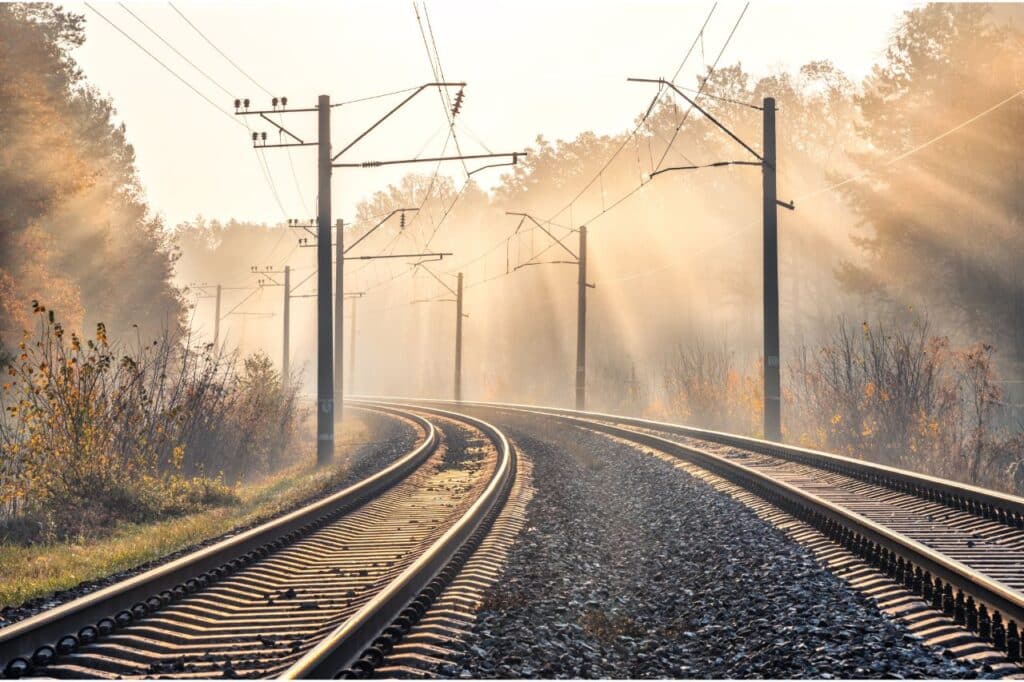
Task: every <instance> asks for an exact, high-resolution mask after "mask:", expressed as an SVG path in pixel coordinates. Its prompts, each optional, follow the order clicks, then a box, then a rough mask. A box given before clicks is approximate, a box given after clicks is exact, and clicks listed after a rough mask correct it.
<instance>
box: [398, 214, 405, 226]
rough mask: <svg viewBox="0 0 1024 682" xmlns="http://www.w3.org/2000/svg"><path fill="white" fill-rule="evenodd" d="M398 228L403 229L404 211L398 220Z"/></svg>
mask: <svg viewBox="0 0 1024 682" xmlns="http://www.w3.org/2000/svg"><path fill="white" fill-rule="evenodd" d="M398 226H399V227H400V228H402V229H403V230H404V229H405V211H402V215H401V216H400V220H399V222H398Z"/></svg>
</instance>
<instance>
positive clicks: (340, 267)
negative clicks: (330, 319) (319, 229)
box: [317, 218, 345, 422]
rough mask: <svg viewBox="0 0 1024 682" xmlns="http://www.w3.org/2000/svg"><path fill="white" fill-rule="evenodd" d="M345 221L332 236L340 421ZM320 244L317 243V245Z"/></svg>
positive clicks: (342, 399) (338, 415)
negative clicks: (335, 290)
mask: <svg viewBox="0 0 1024 682" xmlns="http://www.w3.org/2000/svg"><path fill="white" fill-rule="evenodd" d="M344 227H345V221H343V220H341V219H340V218H339V219H338V222H337V225H336V229H335V230H334V231H335V236H334V240H335V241H334V251H335V262H334V281H335V287H336V288H337V292H336V293H335V295H334V404H335V406H336V409H337V419H338V421H339V422H340V421H341V411H342V408H343V402H344V394H345V372H344V365H343V364H342V363H343V361H344V357H345V356H344V353H345V341H344V336H342V326H343V325H344V322H345V321H344V314H345V233H344ZM319 243H320V242H319V241H317V244H319Z"/></svg>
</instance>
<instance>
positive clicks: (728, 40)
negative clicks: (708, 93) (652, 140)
mask: <svg viewBox="0 0 1024 682" xmlns="http://www.w3.org/2000/svg"><path fill="white" fill-rule="evenodd" d="M749 7H750V3H749V2H748V3H747V4H745V5H743V11H741V12H740V15H739V17H737V18H736V23H735V24H733V26H732V30H731V31H729V35H728V36H727V37H726V39H725V42H724V43H722V49H720V50H719V51H718V56H717V57H715V61H714V63H713V64H712V65H711V69H710V70H709V71H708V75H707V77H706V78H704V79H703V80H701V83H700V89H699V90H698V92H697V94H696V95H695V96H694V101H696V99H697V98H698V97H700V96H701V95H702V94H703V92H704V87H705V86H706V85H707V84H708V81H709V80H711V76H713V75H714V73H715V69H717V68H718V62H719V61H720V60H721V59H722V55H723V54H725V50H726V48H727V47H729V43H731V42H732V37H733V36H734V35H736V29H738V28H739V27H740V22H741V21H743V17H744V16H746V14H747V9H748V8H749ZM702 32H703V29H702ZM692 111H693V105H692V104H691V105H690V107H689V108H688V109H687V110H686V113H685V114H683V118H682V120H681V121H680V122H679V125H677V126H676V129H675V130H674V131H673V132H672V138H671V139H670V140H669V142H668V146H667V147H665V151H664V152H662V154H661V158H660V159H658V166H657V168H655V170H659V169H660V168H661V165H662V164H663V163H665V157H667V156H668V153H669V151H670V150H671V149H672V145H674V144H675V142H676V137H678V135H679V131H680V130H681V129H682V127H683V125H685V123H686V121H687V119H688V118H689V117H690V113H691V112H692Z"/></svg>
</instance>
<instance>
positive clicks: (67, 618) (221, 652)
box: [0, 402, 515, 678]
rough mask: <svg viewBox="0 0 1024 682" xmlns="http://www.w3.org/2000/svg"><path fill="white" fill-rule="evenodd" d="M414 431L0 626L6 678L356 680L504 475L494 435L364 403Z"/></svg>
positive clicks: (483, 512)
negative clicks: (122, 575) (331, 486)
mask: <svg viewBox="0 0 1024 682" xmlns="http://www.w3.org/2000/svg"><path fill="white" fill-rule="evenodd" d="M360 405H361V406H362V407H363V408H364V409H375V410H378V411H383V412H387V413H390V414H392V415H395V416H398V417H401V418H405V419H409V420H411V421H413V422H415V423H416V424H417V425H418V426H419V428H420V430H421V431H422V434H423V439H422V441H421V442H420V443H419V445H417V447H416V448H415V449H413V450H412V451H411V452H409V453H408V454H406V455H404V456H403V457H402V458H400V459H399V460H397V461H396V462H394V463H393V464H391V465H390V466H388V467H387V468H385V469H383V470H382V471H380V472H379V473H377V474H375V475H373V476H371V477H369V478H367V479H364V480H363V481H361V482H360V483H358V484H356V485H354V486H352V487H350V488H347V489H345V490H343V491H341V492H339V493H336V494H334V495H332V496H330V497H327V498H325V499H323V500H320V501H318V502H316V503H314V504H311V505H309V506H307V507H304V508H302V509H299V510H297V511H295V512H292V513H290V514H287V515H285V516H283V517H281V518H279V519H276V520H274V521H271V522H269V523H266V524H263V525H261V526H258V527H256V528H253V529H251V530H248V531H245V532H243V533H240V534H239V535H237V536H234V537H232V538H229V539H228V540H225V541H223V542H221V543H218V544H216V545H212V546H210V547H206V548H203V549H201V550H199V551H197V552H195V553H192V554H189V555H187V556H185V557H182V558H180V559H178V560H176V561H173V562H170V563H168V564H165V565H163V566H160V567H158V568H156V569H153V570H151V571H148V572H146V573H143V574H140V575H137V576H134V577H132V578H130V579H128V580H125V581H123V582H121V583H117V584H115V585H112V586H110V587H108V588H106V589H104V590H101V591H98V592H95V593H93V594H90V595H87V596H85V597H82V598H80V599H78V600H75V601H72V602H69V603H67V604H64V605H62V606H60V607H57V608H55V609H51V610H50V611H46V612H44V613H41V614H39V615H37V616H34V617H32V618H28V619H26V620H24V621H21V622H19V623H16V624H14V625H12V626H9V627H7V628H3V629H0V657H2V658H3V661H4V667H3V672H4V674H5V675H6V676H8V677H19V676H24V675H27V674H31V675H41V676H52V677H89V678H94V677H154V676H160V675H168V676H173V677H175V678H183V677H196V678H209V677H214V676H217V677H229V678H230V677H254V676H275V677H285V678H297V677H318V678H323V677H333V676H334V675H336V674H338V673H340V672H345V671H347V672H348V673H350V674H363V673H366V672H368V671H369V670H370V669H372V667H373V666H374V665H375V664H376V663H378V662H379V661H380V660H382V659H383V655H384V654H386V653H387V651H389V650H390V648H391V647H392V646H393V645H394V644H395V643H396V642H397V641H398V640H400V639H401V637H402V635H403V633H404V632H405V631H407V630H408V629H409V627H410V626H411V625H412V624H414V623H415V622H416V621H417V620H418V619H419V618H420V617H421V616H422V615H423V613H424V612H425V611H426V609H427V608H428V607H429V606H430V604H431V602H432V600H433V599H434V598H435V597H436V595H437V594H438V593H440V591H441V590H442V589H443V588H444V586H445V584H446V583H447V581H449V580H450V579H451V578H452V577H453V576H454V575H455V573H456V572H457V569H458V565H459V564H460V563H461V561H463V560H465V558H466V556H467V555H468V552H469V551H470V549H471V546H472V545H473V544H474V543H476V542H479V539H480V537H481V535H482V534H483V533H484V532H486V528H487V527H488V524H489V523H490V522H492V521H493V518H494V516H495V515H496V514H497V512H498V511H499V509H500V508H501V505H502V503H503V502H504V499H505V497H506V496H507V493H508V490H509V488H510V487H511V484H512V481H513V480H514V477H515V455H514V451H513V450H512V448H511V446H510V445H509V442H508V440H507V439H506V438H505V436H504V435H503V434H502V433H501V432H500V431H498V430H497V429H496V428H494V427H493V426H491V425H490V424H487V423H486V422H483V421H480V420H478V419H473V418H471V417H466V416H463V415H459V414H455V413H452V412H447V411H444V410H440V409H434V408H425V407H409V406H402V405H395V404H383V403H371V402H362V403H360Z"/></svg>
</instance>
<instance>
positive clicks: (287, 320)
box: [250, 265, 317, 384]
mask: <svg viewBox="0 0 1024 682" xmlns="http://www.w3.org/2000/svg"><path fill="white" fill-rule="evenodd" d="M250 271H251V272H253V273H254V274H257V275H261V278H260V279H258V280H256V285H257V286H259V287H282V288H283V289H284V306H283V308H282V313H283V315H282V317H283V318H284V319H283V325H282V328H281V332H282V334H281V383H282V384H285V383H288V381H289V380H290V379H291V356H292V354H291V307H292V306H291V301H292V299H293V298H311V297H312V296H316V295H317V294H295V293H293V289H292V268H291V266H290V265H286V266H284V270H274V269H273V268H272V267H271V266H269V265H267V266H265V267H263V268H260V267H258V266H256V265H254V266H252V267H251V268H250ZM274 275H284V280H283V281H281V282H279V281H277V280H276V279H274ZM306 279H309V277H307V278H306ZM305 281H306V280H303V281H302V282H299V284H298V285H296V287H295V288H298V287H299V286H302V284H303V283H304V282H305Z"/></svg>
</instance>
